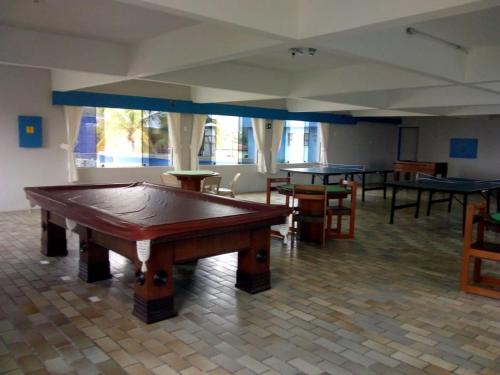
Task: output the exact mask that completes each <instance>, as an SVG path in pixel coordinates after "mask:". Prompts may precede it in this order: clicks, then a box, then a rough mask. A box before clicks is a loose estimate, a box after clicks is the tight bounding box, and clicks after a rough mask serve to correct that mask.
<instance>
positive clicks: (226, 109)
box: [52, 91, 396, 125]
mask: <svg viewBox="0 0 500 375" xmlns="http://www.w3.org/2000/svg"><path fill="white" fill-rule="evenodd" d="M52 104H54V105H73V106H88V107H107V108H128V109H143V110H152V111H163V112H178V113H197V114H207V115H225V116H240V117H255V118H264V119H272V120H299V121H310V122H329V123H335V124H345V125H353V124H356V122H357V121H358V120H357V119H356V118H355V117H352V116H347V115H334V114H330V113H320V112H288V111H286V110H283V109H270V108H260V107H246V106H240V105H231V104H217V103H207V104H200V103H193V102H192V101H189V100H173V99H159V98H149V97H143V96H129V95H115V94H101V93H93V92H84V91H65V92H62V91H53V92H52ZM387 120H391V121H387ZM393 120H394V119H384V118H381V119H373V118H366V119H363V121H368V122H378V123H391V124H394V123H396V122H393Z"/></svg>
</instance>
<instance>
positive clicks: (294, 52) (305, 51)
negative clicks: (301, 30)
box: [288, 47, 318, 57]
mask: <svg viewBox="0 0 500 375" xmlns="http://www.w3.org/2000/svg"><path fill="white" fill-rule="evenodd" d="M317 51H318V50H317V49H316V48H312V47H292V48H290V49H289V50H288V53H289V54H290V56H292V57H295V56H304V55H307V56H314V55H315V54H316V52H317Z"/></svg>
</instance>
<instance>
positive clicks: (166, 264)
mask: <svg viewBox="0 0 500 375" xmlns="http://www.w3.org/2000/svg"><path fill="white" fill-rule="evenodd" d="M150 253H151V255H150V257H149V260H148V261H147V268H148V269H147V271H146V272H144V273H142V272H141V264H142V263H141V262H140V261H139V260H138V259H137V257H136V259H135V261H134V266H135V270H136V282H135V286H134V311H133V314H134V315H135V316H136V317H137V318H139V319H140V320H142V321H143V322H145V323H154V322H158V321H160V320H163V319H167V318H170V317H173V316H176V315H177V313H176V311H175V310H174V275H173V263H174V244H173V243H160V244H151V252H150Z"/></svg>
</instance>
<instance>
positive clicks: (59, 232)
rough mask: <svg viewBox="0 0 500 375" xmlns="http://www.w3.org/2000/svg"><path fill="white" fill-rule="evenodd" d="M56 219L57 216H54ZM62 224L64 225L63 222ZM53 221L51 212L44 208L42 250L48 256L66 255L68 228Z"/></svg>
mask: <svg viewBox="0 0 500 375" xmlns="http://www.w3.org/2000/svg"><path fill="white" fill-rule="evenodd" d="M54 219H55V218H54ZM61 225H64V224H63V223H61ZM61 225H57V224H54V223H53V222H52V221H51V212H50V211H47V210H44V209H42V250H41V253H42V254H43V255H45V256H48V257H57V256H66V255H68V248H67V244H66V228H65V227H64V226H61Z"/></svg>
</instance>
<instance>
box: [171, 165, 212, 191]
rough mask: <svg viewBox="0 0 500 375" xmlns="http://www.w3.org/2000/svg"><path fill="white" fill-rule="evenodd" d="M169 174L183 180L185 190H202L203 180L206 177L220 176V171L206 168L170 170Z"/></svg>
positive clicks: (182, 184)
mask: <svg viewBox="0 0 500 375" xmlns="http://www.w3.org/2000/svg"><path fill="white" fill-rule="evenodd" d="M168 174H171V175H172V176H175V177H177V180H179V181H180V182H181V188H182V189H185V190H193V191H201V181H202V180H203V179H204V178H205V177H210V176H218V175H219V173H217V172H214V171H204V170H179V171H170V172H168Z"/></svg>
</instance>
